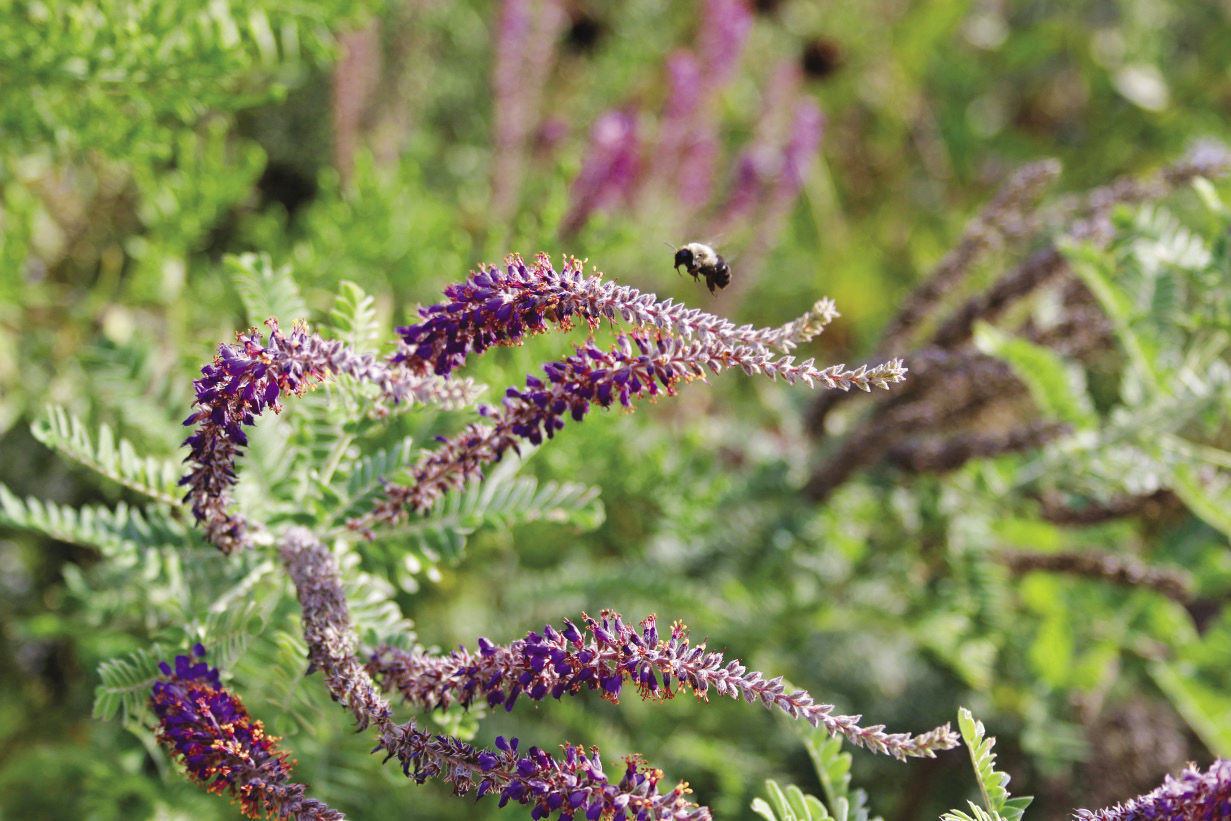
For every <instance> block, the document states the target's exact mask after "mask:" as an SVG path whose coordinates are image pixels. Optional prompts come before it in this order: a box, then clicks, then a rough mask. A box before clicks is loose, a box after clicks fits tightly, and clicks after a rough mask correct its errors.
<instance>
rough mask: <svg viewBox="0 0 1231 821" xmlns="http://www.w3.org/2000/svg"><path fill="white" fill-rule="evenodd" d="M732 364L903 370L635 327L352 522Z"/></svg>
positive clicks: (436, 495)
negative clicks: (574, 423) (596, 407)
mask: <svg viewBox="0 0 1231 821" xmlns="http://www.w3.org/2000/svg"><path fill="white" fill-rule="evenodd" d="M814 310H822V311H826V310H831V306H829V307H828V308H826V307H825V306H823V305H822V303H817V306H816V307H815V308H814ZM812 321H813V320H810V319H808V315H805V317H802V318H801V319H800V320H797V322H796V323H790V324H788V325H786V326H783V328H782V329H779V330H780V331H784V332H789V333H806V329H807V327H809V323H810V322H812ZM741 330H742V329H741ZM728 338H729V337H728ZM734 367H738V368H740V369H742V370H743V371H744V372H745V373H748V374H763V375H765V376H768V377H769V378H771V379H778V378H782V379H784V380H786V381H787V382H789V383H791V384H794V383H795V382H798V381H802V382H804V383H805V384H807V385H809V386H810V387H813V386H817V385H820V386H823V387H826V388H838V389H841V390H850V389H851V388H852V387H856V388H859V389H861V390H865V391H866V390H871V386H873V385H875V386H878V387H882V388H888V387H889V383H891V382H899V381H901V380H902V379H904V378H905V374H906V369H905V368H904V367H902V363H901V361H900V360H896V359H895V360H891V361H890V362H887V363H885V364H883V365H878V366H877V367H875V368H868V367H867V366H861V367H860V368H858V369H856V370H853V371H848V370H846V368H845V366H843V365H833V366H830V367H828V368H818V367H816V365H815V363H814V362H813V360H811V359H808V360H806V361H804V362H801V363H798V364H796V362H795V358H794V357H793V356H785V357H781V358H775V357H774V356H773V355H771V354H770V353H769V351H768V350H767V349H766V348H765V347H763V346H761V345H747V344H731V343H729V342H727V341H725V340H724V338H723V337H720V336H718V335H711V336H710V337H709V339H708V340H707V341H701V340H695V339H694V340H689V339H686V338H681V337H677V336H659V335H653V336H651V335H647V334H645V333H639V332H633V333H629V334H621V335H619V336H618V337H617V338H616V342H615V344H614V345H613V346H612V347H611V348H610V349H609V350H607V351H602V350H599V349H598V348H596V347H594V345H593V344H592V343H587V344H585V345H582V346H579V347H578V348H577V349H576V353H575V354H574V355H573V356H570V357H567V358H566V359H564V360H562V361H560V362H553V363H548V364H547V365H545V366H544V368H543V370H544V372H545V373H546V375H547V381H546V382H545V383H542V385H541V387H535V384H537V382H538V381H537V380H536V382H535V383H531V382H529V381H527V386H526V388H525V389H516V388H510V389H509V390H508V392H507V393H506V395H505V399H504V402H503V407H501V408H500V409H498V410H494V411H493V410H490V409H489V411H488V413H487V414H485V415H486V416H487V419H488V420H489V423H490V424H487V423H485V424H473V425H470V426H469V427H467V428H466V429H465V430H464V431H463V432H462V433H461V434H460V435H458V436H456V437H454V438H452V439H450V440H449V441H448V442H446V443H445V444H444V445H442V446H441V447H440V448H438V449H437V450H435V451H433V452H430V453H427V454H425V455H424V456H423V457H422V458H421V459H420V461H419V463H418V464H417V465H416V466H415V467H414V469H413V470H412V471H411V475H412V476H413V477H414V480H415V481H414V484H411V485H395V484H388V485H386V486H385V488H384V490H385V496H386V498H385V499H384V500H382V501H380V502H378V503H377V504H376V505H375V507H374V508H373V509H372V511H371V512H369V513H368V514H366V515H365V516H363V517H361V518H358V519H354V520H352V521H351V522H350V523H349V524H350V526H351V527H352V528H353V529H356V530H362V531H364V532H371V528H372V526H373V525H375V524H377V523H385V524H395V523H397V522H398V521H401V519H402V518H403V517H404V516H405V515H406V511H407V510H408V509H410V510H415V511H419V512H425V511H427V510H429V509H430V508H431V507H432V506H433V505H434V504H435V503H436V502H437V500H439V499H440V498H441V497H442V496H443V495H444V493H445V492H447V491H449V490H454V489H458V488H461V487H463V486H465V484H466V483H467V482H469V481H471V480H475V479H479V478H481V476H482V469H483V467H484V466H485V465H488V464H492V463H494V462H497V461H499V460H500V459H501V458H502V457H503V456H504V454H505V453H506V452H507V451H509V450H513V451H514V452H516V451H517V450H518V447H519V445H520V443H521V442H523V441H528V442H530V443H531V444H533V445H537V444H540V443H541V442H543V441H544V439H550V438H551V437H552V436H554V435H555V432H556V431H557V430H560V429H561V428H563V427H564V424H565V423H564V417H565V415H566V414H570V415H572V416H573V418H580V416H581V415H584V413H585V411H586V410H588V409H589V408H590V406H591V405H592V404H593V403H595V402H598V403H599V404H600V405H601V406H603V407H607V406H610V405H611V404H613V398H615V397H618V399H619V401H620V403H621V404H622V405H631V403H632V400H634V399H641V398H644V397H647V396H649V397H657V396H658V395H660V394H663V393H665V394H666V395H668V396H671V395H674V394H675V392H676V388H677V387H678V386H679V385H681V384H683V383H686V382H690V381H692V380H694V379H705V377H706V376H707V374H709V373H719V372H721V371H724V370H727V369H728V368H734Z"/></svg>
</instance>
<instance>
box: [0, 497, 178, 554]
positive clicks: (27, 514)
mask: <svg viewBox="0 0 1231 821" xmlns="http://www.w3.org/2000/svg"><path fill="white" fill-rule="evenodd" d="M0 523H3V524H6V525H9V526H11V527H17V528H21V529H23V530H32V531H34V532H36V533H42V534H43V535H45V536H49V537H51V538H53V539H58V540H60V541H62V542H71V543H72V544H78V545H82V546H84V547H92V548H95V549H97V550H99V551H100V552H102V553H103V554H104V555H107V556H110V557H112V558H115V557H118V556H123V555H129V556H131V555H132V554H133V553H134V552H135V551H137V550H140V549H144V548H158V547H164V546H167V545H184V544H187V543H195V544H200V537H198V536H197V535H196V534H195V531H192V530H189V529H188V528H187V527H186V526H184V525H183V524H182V523H181V522H178V521H176V520H175V519H172V518H171V517H169V516H167V515H165V514H163V513H161V512H160V511H157V510H146V511H141V510H137V509H136V508H132V507H129V506H128V505H126V504H124V503H123V502H121V503H120V504H118V505H116V506H115V507H114V508H107V507H101V506H97V505H83V506H82V507H68V506H66V505H58V504H56V503H54V502H45V501H43V500H42V499H36V498H33V497H26V498H24V499H23V498H21V497H19V496H17V495H16V494H15V493H13V492H12V491H11V490H9V489H8V488H7V487H5V486H4V485H0Z"/></svg>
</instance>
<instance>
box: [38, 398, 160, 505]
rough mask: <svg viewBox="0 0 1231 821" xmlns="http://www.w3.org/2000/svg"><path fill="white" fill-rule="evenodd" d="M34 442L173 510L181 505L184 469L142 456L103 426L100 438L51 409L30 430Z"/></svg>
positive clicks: (69, 416) (73, 418)
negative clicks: (169, 506)
mask: <svg viewBox="0 0 1231 821" xmlns="http://www.w3.org/2000/svg"><path fill="white" fill-rule="evenodd" d="M30 431H31V433H33V434H34V438H35V439H37V440H38V441H40V442H42V443H43V444H44V445H46V446H47V447H49V448H51V449H52V450H55V451H57V452H58V453H62V454H63V455H65V456H67V457H69V458H70V459H73V460H74V461H77V462H80V463H81V464H83V465H85V466H86V467H88V468H90V469H91V470H93V471H95V472H97V473H100V474H102V475H103V476H106V477H107V478H108V479H110V480H112V481H113V482H116V483H117V484H120V485H123V486H124V487H126V488H128V489H129V490H133V491H136V492H137V493H140V494H142V495H143V496H148V497H150V498H151V499H155V500H157V501H159V502H162V503H164V504H167V505H171V506H172V507H179V506H180V505H181V502H180V496H181V495H182V494H181V492H180V488H179V485H178V482H179V478H180V475H181V470H180V466H179V465H177V464H176V463H175V462H174V461H172V460H170V459H156V458H154V457H152V456H140V455H138V453H137V449H136V448H135V447H133V445H132V443H131V442H129V441H128V440H127V439H117V438H116V436H115V435H114V434H113V433H112V431H111V428H110V427H109V426H107V425H103V426H102V427H100V428H99V429H98V434H97V437H93V436H91V435H90V432H89V430H88V429H87V427H86V425H85V423H84V422H82V421H81V420H80V419H78V418H77V417H76V416H73V415H72V414H70V413H69V412H68V411H66V410H64V408H61V407H58V406H55V405H50V406H48V408H47V414H46V416H45V417H44V418H43V419H40V420H39V421H38V422H35V423H34V424H33V425H31V427H30Z"/></svg>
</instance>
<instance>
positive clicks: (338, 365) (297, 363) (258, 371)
mask: <svg viewBox="0 0 1231 821" xmlns="http://www.w3.org/2000/svg"><path fill="white" fill-rule="evenodd" d="M265 324H266V325H268V326H269V338H268V340H265V339H264V338H263V337H262V336H261V335H260V334H259V333H257V332H256V331H255V330H251V331H249V332H248V333H242V334H238V337H237V339H238V341H237V342H236V344H234V345H221V346H220V347H219V348H218V356H217V357H215V359H214V361H213V362H212V363H211V364H208V365H206V366H205V367H203V368H201V378H200V379H197V380H196V382H194V383H193V386H194V388H195V389H196V401H195V402H194V405H196V407H197V410H196V411H194V412H193V413H192V415H190V416H189V417H188V418H187V419H186V420H184V425H185V426H186V427H194V428H195V430H194V432H193V433H192V435H191V436H189V437H188V438H187V439H185V440H184V444H185V445H187V446H188V447H189V448H190V453H189V454H188V456H187V457H186V458H185V459H184V461H185V462H188V463H189V465H190V469H189V472H188V475H187V476H185V477H184V478H183V479H181V480H180V484H181V485H184V486H186V487H187V488H188V492H187V495H186V496H185V497H184V498H185V501H191V502H192V512H193V514H194V515H195V516H196V518H197V520H198V521H199V522H200V523H201V525H202V527H203V528H204V530H205V538H206V539H207V540H208V541H209V542H210V543H212V544H213V545H215V546H217V547H218V548H219V549H220V550H222V552H224V553H234V552H235V551H237V550H241V549H243V548H245V547H248V546H250V544H251V540H250V537H249V533H248V523H247V522H246V521H245V519H244V518H243V517H242V516H240V515H238V514H235V513H233V512H231V511H230V506H231V497H230V489H231V488H232V487H233V486H234V485H235V483H236V482H237V481H238V477H237V476H236V474H235V462H236V459H237V458H238V457H239V455H240V453H241V452H242V449H243V448H244V446H245V445H247V443H248V438H247V436H246V435H245V434H244V431H243V428H245V427H248V426H250V425H253V424H254V423H255V421H256V417H258V416H260V415H261V414H262V413H264V412H265V411H267V410H272V411H273V412H274V413H279V412H280V411H281V410H282V403H281V402H280V401H279V400H280V399H281V398H283V397H289V396H302V395H303V394H304V393H305V392H306V391H307V390H309V389H310V388H312V387H314V386H315V385H317V384H319V383H321V382H323V381H325V380H326V379H327V378H328V377H330V376H332V375H334V374H346V375H348V376H350V377H352V378H354V379H356V380H358V381H360V382H365V383H368V384H372V385H375V386H376V388H377V390H378V399H377V402H378V403H382V402H390V403H392V404H395V405H396V404H401V403H406V404H409V403H410V402H412V401H415V402H428V401H431V402H436V403H440V404H444V405H449V406H456V405H459V404H465V403H467V402H469V401H471V400H472V399H473V397H474V387H473V385H471V384H470V383H469V382H463V381H457V382H451V383H450V382H446V381H445V380H442V379H440V378H437V377H424V376H416V375H414V374H411V373H409V372H407V371H406V370H404V369H401V368H393V367H390V365H389V363H387V362H384V361H383V360H381V359H379V358H377V357H376V356H375V355H374V354H360V353H358V352H356V351H354V350H353V349H351V348H349V347H347V346H346V345H345V344H343V343H342V342H339V341H336V340H333V341H326V340H324V339H322V338H321V337H320V336H318V335H317V334H314V333H312V332H311V331H309V330H308V327H307V326H306V325H304V324H302V323H298V322H297V323H295V324H294V325H293V326H292V328H291V332H290V334H284V333H283V332H282V331H281V329H280V328H279V326H278V320H277V319H270V320H269V321H268V322H266V323H265ZM377 409H378V411H379V412H387V411H385V410H383V406H382V405H380V404H378V405H377Z"/></svg>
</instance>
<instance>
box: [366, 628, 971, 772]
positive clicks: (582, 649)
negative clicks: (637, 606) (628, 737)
mask: <svg viewBox="0 0 1231 821" xmlns="http://www.w3.org/2000/svg"><path fill="white" fill-rule="evenodd" d="M600 616H601V620H600V619H594V618H591V617H590V616H585V615H583V618H582V622H583V623H584V624H585V632H584V633H583V632H582V631H580V630H579V629H578V628H577V626H576V625H575V624H573V623H572V622H570V621H565V622H564V625H565V626H564V629H563V630H562V631H555V630H553V631H551V632H550V633H548V632H547V631H544V633H543V634H541V635H540V634H538V633H529V634H527V636H526V638H524V639H520V640H518V641H515V642H513V643H512V644H510V645H508V646H507V647H501V646H499V645H495V646H491V647H490V648H486V649H484V650H483V651H482V652H480V653H479V654H477V655H476V654H472V653H471V652H469V651H468V650H466V649H465V648H461V649H458V650H454V651H453V652H452V653H450V654H449V655H447V656H430V655H427V654H425V653H409V652H406V651H404V650H400V649H397V648H394V647H389V646H384V647H381V648H380V649H378V650H377V651H376V653H375V654H374V655H373V656H372V659H371V661H370V662H369V664H368V667H367V669H368V672H369V673H370V674H371V675H372V676H373V677H374V678H375V679H376V680H377V681H379V682H380V684H381V686H382V688H383V689H384V690H386V691H389V690H397V691H398V693H400V694H401V696H402V698H403V699H405V700H406V701H407V702H408V703H410V704H413V705H415V706H416V707H420V708H424V709H429V710H431V709H436V708H440V709H447V708H449V707H451V706H453V705H455V704H458V705H461V706H462V707H469V706H470V705H471V704H474V703H475V702H476V701H480V700H482V699H486V700H487V701H488V703H492V702H493V700H494V701H495V702H496V703H500V702H502V701H504V700H505V695H506V694H512V693H520V694H522V695H525V696H527V697H529V698H530V699H532V700H534V701H541V700H543V699H544V698H545V697H546V695H547V694H548V693H551V694H552V695H553V696H554V697H556V698H559V697H560V696H561V695H564V694H569V695H572V694H575V693H579V692H581V691H583V690H590V691H597V692H598V693H599V694H600V695H601V696H602V697H603V698H605V699H607V700H609V701H613V702H618V701H619V696H620V692H621V689H622V688H623V685H624V683H625V682H628V683H630V684H632V685H633V686H634V687H635V688H636V689H637V691H638V693H639V694H640V695H641V697H642V698H643V699H649V700H653V701H663V700H665V699H669V698H672V697H673V696H674V695H675V692H676V690H683V689H688V690H691V691H692V692H693V693H694V694H695V695H696V696H697V698H698V699H701V700H707V699H708V694H709V692H710V691H711V690H713V691H714V692H717V693H718V694H719V695H727V696H730V697H732V698H740V697H743V698H744V699H746V700H748V701H750V702H756V701H759V702H760V703H762V704H764V705H765V706H766V707H767V708H769V709H779V710H782V711H783V712H785V713H786V714H787V715H789V716H791V717H792V718H802V719H804V720H805V721H807V722H809V723H810V724H812V726H814V727H824V728H825V729H826V731H828V732H829V733H831V734H834V735H839V734H840V735H842V736H844V737H846V738H847V739H849V740H850V741H852V742H853V743H855V744H859V745H860V746H863V747H867V748H868V749H870V750H874V751H876V752H881V753H885V754H888V755H892V756H894V757H895V758H900V759H904V758H907V757H929V758H930V757H932V756H934V755H935V753H936V751H937V750H947V749H950V748H952V747H954V746H956V745H957V735H956V734H955V733H953V731H952V730H950V729H949V726H948V725H945V726H943V727H937V728H936V729H934V730H931V731H930V732H927V733H924V734H923V735H918V736H911V735H909V734H907V733H886V732H884V728H883V727H881V726H874V727H860V726H859V723H858V722H859V716H841V715H834V714H833V710H834V708H833V707H832V706H830V705H828V704H818V703H816V702H815V701H813V699H812V697H811V696H809V695H808V694H807V693H806V692H804V691H802V690H797V691H795V692H791V693H788V692H787V691H786V688H785V687H784V685H783V684H782V680H781V678H775V679H770V680H766V679H765V677H764V676H763V675H762V674H760V673H756V672H748V671H747V668H745V667H744V666H743V665H742V664H740V663H739V662H738V661H727V660H726V659H724V658H723V656H722V654H721V653H716V652H707V651H706V648H705V645H704V643H702V644H700V645H696V646H693V645H692V644H691V643H690V642H689V639H688V630H687V629H686V628H685V627H684V625H683V624H681V623H680V622H675V623H674V624H672V625H671V631H670V633H669V634H668V635H667V636H666V637H663V638H660V636H659V633H658V620H657V618H655V617H654V616H650V617H649V618H647V619H645V620H644V621H642V622H641V624H640V625H639V628H638V626H634V625H631V624H625V623H624V621H623V619H621V618H620V616H619V614H617V613H614V612H612V611H608V610H605V611H603V612H602V613H601V614H600ZM574 635H575V636H576V637H577V639H576V640H574V639H573V638H571V636H574ZM544 659H550V660H551V661H552V664H544V663H542V662H543V660H544ZM660 676H661V682H660V680H659V678H660ZM502 742H503V739H500V738H498V739H496V746H497V747H498V748H501V749H504V748H503V747H501V744H502Z"/></svg>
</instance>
